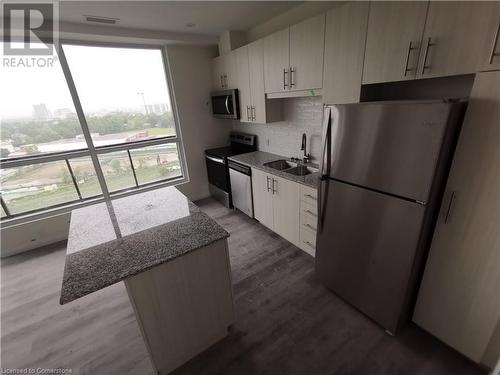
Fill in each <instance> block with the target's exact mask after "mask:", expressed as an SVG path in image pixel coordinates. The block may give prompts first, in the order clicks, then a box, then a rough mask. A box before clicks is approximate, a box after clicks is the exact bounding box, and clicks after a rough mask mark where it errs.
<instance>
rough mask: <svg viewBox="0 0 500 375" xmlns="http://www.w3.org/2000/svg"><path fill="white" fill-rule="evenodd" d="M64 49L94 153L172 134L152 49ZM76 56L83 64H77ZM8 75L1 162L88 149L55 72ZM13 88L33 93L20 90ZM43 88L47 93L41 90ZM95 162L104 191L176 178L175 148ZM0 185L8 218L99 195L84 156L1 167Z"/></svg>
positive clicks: (164, 91)
mask: <svg viewBox="0 0 500 375" xmlns="http://www.w3.org/2000/svg"><path fill="white" fill-rule="evenodd" d="M64 49H65V53H66V54H67V59H68V63H69V66H70V68H71V69H72V74H73V77H74V81H75V85H76V88H77V90H78V93H79V97H80V100H81V103H82V107H83V109H84V115H85V118H86V122H87V124H88V127H89V130H90V132H91V138H92V142H93V144H94V146H95V147H96V148H99V147H102V146H109V145H120V144H122V145H123V144H132V143H134V142H138V141H145V140H151V139H155V138H160V137H169V136H175V135H176V132H175V123H174V118H173V116H172V111H171V106H170V97H169V93H168V88H167V85H166V80H165V73H164V67H163V62H162V57H161V53H160V52H159V51H158V50H136V49H123V48H103V47H86V46H71V45H68V46H64ZM82 54H84V55H85V56H86V59H84V61H86V64H80V63H79V61H82V60H81V59H79V57H80V56H81V55H82ZM91 57H92V58H91ZM137 66H141V70H140V74H139V73H137V70H136V67H137ZM132 71H134V72H136V74H130V72H132ZM10 73H11V74H10ZM10 73H9V75H6V77H7V80H6V81H5V82H4V83H5V86H6V87H7V88H8V89H10V88H12V94H11V95H10V96H6V97H2V98H1V99H2V100H4V101H5V103H6V105H5V106H4V108H2V123H1V131H0V158H1V159H4V160H5V159H7V160H12V159H18V158H23V157H28V156H30V157H36V156H37V155H46V154H53V153H61V152H68V151H74V150H86V149H88V146H87V142H86V140H85V137H84V136H83V132H82V128H81V125H80V122H79V119H78V117H77V114H76V111H75V109H74V106H73V104H72V102H71V96H70V95H69V91H68V89H67V86H66V84H65V80H64V77H63V75H62V71H61V68H60V66H58V67H56V68H54V69H46V70H40V71H38V73H37V74H36V75H33V74H32V73H33V72H21V73H20V72H19V71H11V72H10ZM124 78H126V84H124V82H123V81H124ZM20 83H24V84H25V85H26V87H28V86H29V87H33V86H35V87H33V90H27V92H25V91H21V90H19V86H20ZM49 85H50V87H52V89H51V90H45V87H47V86H49ZM21 86H22V85H21ZM1 91H3V92H4V94H5V91H7V90H1ZM2 95H3V94H2ZM27 100H28V103H29V102H31V103H32V104H31V105H30V106H31V107H30V108H29V107H28V105H27V104H28V103H27V102H26V101H27ZM28 108H29V109H28ZM98 159H99V163H100V168H101V170H102V172H103V174H104V176H105V181H106V185H107V188H108V190H109V191H110V192H116V191H120V190H123V189H128V188H131V187H136V186H140V185H144V184H148V183H151V182H155V181H159V180H165V179H169V178H173V177H179V176H182V170H181V166H180V162H179V152H178V146H177V144H176V143H166V144H162V145H159V146H150V147H142V148H132V149H130V157H129V153H128V152H127V151H126V150H124V151H118V152H110V153H100V154H99V156H98ZM134 173H135V176H134ZM73 176H74V179H75V181H73ZM0 184H1V188H0V191H1V195H2V199H3V201H4V202H5V203H6V206H7V209H8V210H9V213H10V214H11V215H16V214H20V213H24V212H29V211H33V210H38V209H43V208H46V207H53V206H57V205H60V204H64V203H68V202H72V201H77V200H79V199H85V198H91V197H94V196H98V195H100V194H102V192H101V188H100V185H99V182H98V179H97V175H96V171H95V169H94V165H93V163H92V161H91V158H90V156H86V157H80V158H73V159H68V160H65V159H62V160H57V161H51V162H45V163H36V164H33V165H28V166H22V167H15V168H2V169H1V170H0ZM75 184H76V185H77V187H78V189H77V188H76V187H75ZM4 215H5V212H4V211H3V209H2V216H4Z"/></svg>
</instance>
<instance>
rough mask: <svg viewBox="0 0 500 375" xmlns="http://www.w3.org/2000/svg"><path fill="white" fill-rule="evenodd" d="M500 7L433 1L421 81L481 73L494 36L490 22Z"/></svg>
mask: <svg viewBox="0 0 500 375" xmlns="http://www.w3.org/2000/svg"><path fill="white" fill-rule="evenodd" d="M496 6H497V4H496V3H495V2H474V1H471V2H461V1H456V2H455V1H453V2H448V1H444V2H441V1H432V2H431V3H430V4H429V12H428V15H427V21H426V24H425V31H424V37H423V40H422V47H421V52H420V62H419V67H418V71H417V78H431V77H441V76H448V75H457V74H470V73H475V72H476V71H478V70H480V68H481V56H482V52H483V48H484V45H483V41H484V40H485V39H486V38H488V36H490V35H491V27H490V25H489V22H487V21H488V20H489V18H490V14H491V12H492V11H493V8H494V7H496ZM490 38H491V37H490Z"/></svg>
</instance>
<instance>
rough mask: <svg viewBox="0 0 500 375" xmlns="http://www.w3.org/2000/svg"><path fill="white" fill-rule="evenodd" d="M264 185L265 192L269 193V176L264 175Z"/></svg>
mask: <svg viewBox="0 0 500 375" xmlns="http://www.w3.org/2000/svg"><path fill="white" fill-rule="evenodd" d="M266 187H267V192H268V193H269V191H270V190H271V188H270V187H269V176H266Z"/></svg>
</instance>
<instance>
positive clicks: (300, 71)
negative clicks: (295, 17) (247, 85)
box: [264, 14, 325, 93]
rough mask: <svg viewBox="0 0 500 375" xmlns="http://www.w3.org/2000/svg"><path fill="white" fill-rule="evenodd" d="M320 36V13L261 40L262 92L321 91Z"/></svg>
mask: <svg viewBox="0 0 500 375" xmlns="http://www.w3.org/2000/svg"><path fill="white" fill-rule="evenodd" d="M324 33H325V15H324V14H321V15H319V16H316V17H313V18H310V19H307V20H305V21H302V22H300V23H298V24H296V25H293V26H290V27H289V28H286V29H284V30H281V31H278V32H276V33H274V34H271V35H269V36H267V37H265V38H264V82H265V92H266V93H283V92H288V91H300V90H309V89H320V88H322V86H323V83H322V81H323V52H324Z"/></svg>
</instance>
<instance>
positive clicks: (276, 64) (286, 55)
mask: <svg viewBox="0 0 500 375" xmlns="http://www.w3.org/2000/svg"><path fill="white" fill-rule="evenodd" d="M289 39H290V38H289V28H286V29H284V30H281V31H278V32H276V33H274V34H271V35H269V36H266V37H265V38H264V84H265V89H266V93H269V92H282V91H287V90H288V84H289V78H290V77H289V74H290V73H289V72H288V70H289V62H290V48H289V47H290V40H289Z"/></svg>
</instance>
